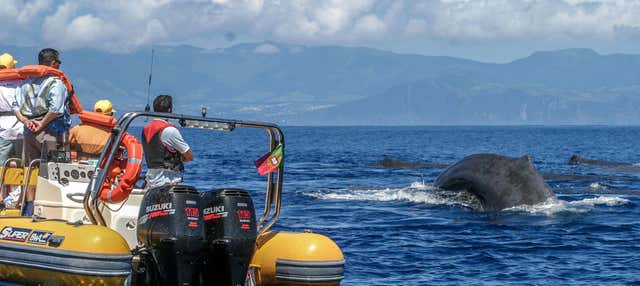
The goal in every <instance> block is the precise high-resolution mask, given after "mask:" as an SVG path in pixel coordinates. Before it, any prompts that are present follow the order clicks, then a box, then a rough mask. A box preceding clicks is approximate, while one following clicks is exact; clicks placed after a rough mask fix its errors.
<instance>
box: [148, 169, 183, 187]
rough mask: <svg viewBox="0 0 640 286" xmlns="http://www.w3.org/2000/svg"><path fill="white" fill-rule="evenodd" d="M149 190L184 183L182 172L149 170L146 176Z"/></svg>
mask: <svg viewBox="0 0 640 286" xmlns="http://www.w3.org/2000/svg"><path fill="white" fill-rule="evenodd" d="M146 179H147V189H152V188H155V187H160V186H164V185H175V184H179V183H182V172H178V171H174V170H169V169H149V170H148V171H147V175H146Z"/></svg>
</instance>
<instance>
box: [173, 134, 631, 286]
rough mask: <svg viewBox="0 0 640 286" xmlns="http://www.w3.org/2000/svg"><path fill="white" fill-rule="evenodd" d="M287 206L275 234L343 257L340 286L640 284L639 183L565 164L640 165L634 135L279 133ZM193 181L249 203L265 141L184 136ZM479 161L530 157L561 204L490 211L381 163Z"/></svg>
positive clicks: (256, 190)
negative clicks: (243, 195) (575, 158)
mask: <svg viewBox="0 0 640 286" xmlns="http://www.w3.org/2000/svg"><path fill="white" fill-rule="evenodd" d="M283 130H284V134H285V140H286V141H285V143H286V144H285V168H284V169H285V171H284V180H285V184H284V189H283V199H282V201H283V206H282V213H281V216H280V219H279V220H278V222H277V224H276V225H275V227H274V229H275V230H283V231H303V230H307V229H310V230H312V231H314V232H317V233H321V234H324V235H327V236H329V237H331V238H332V239H333V240H335V242H336V243H337V244H338V245H339V246H340V247H341V248H342V251H343V252H344V255H345V258H346V273H345V278H344V280H343V282H342V285H640V181H634V180H635V179H640V174H638V173H624V172H616V171H615V170H614V171H611V170H608V171H607V170H604V171H603V170H602V169H603V168H605V167H601V166H575V165H568V164H567V161H568V159H569V158H570V157H571V155H572V154H578V155H580V156H581V157H587V158H592V159H602V160H609V161H620V162H629V163H640V145H639V144H638V143H639V142H640V127H599V126H593V127H546V126H539V127H538V126H526V127H473V126H469V127H458V126H456V127H450V126H446V127H284V128H283ZM184 135H185V139H186V140H187V141H188V142H189V143H190V144H191V145H192V146H193V150H194V154H195V157H196V160H195V162H192V163H189V164H187V172H186V174H185V181H186V183H190V184H193V185H195V186H196V187H198V188H199V189H207V188H220V187H240V188H245V189H248V190H250V191H251V193H252V195H253V198H254V200H255V201H256V203H257V207H256V208H257V212H258V213H261V211H262V208H263V203H262V202H263V201H264V194H265V191H264V190H265V186H266V183H265V180H264V177H260V176H259V175H258V174H257V173H256V170H255V167H254V166H253V161H254V160H255V159H257V158H259V157H260V156H261V155H263V154H264V153H265V152H267V151H268V150H267V140H268V135H267V133H266V132H264V131H261V130H240V129H238V130H235V131H233V132H226V133H223V132H216V133H212V132H205V131H200V130H185V131H184ZM474 153H497V154H502V155H508V156H513V157H519V156H525V155H526V156H530V158H531V160H532V162H533V163H534V165H535V166H536V168H537V169H538V170H539V171H540V172H541V173H543V174H577V175H591V176H595V175H602V176H603V178H602V179H596V180H548V181H547V183H548V184H549V185H550V186H551V188H552V190H553V191H554V192H555V193H556V195H557V196H558V199H559V200H558V201H556V202H547V203H543V204H539V205H533V206H522V207H516V208H512V209H508V210H503V211H500V212H495V213H485V212H481V211H479V210H478V208H477V204H474V202H473V200H472V199H470V197H469V196H465V195H460V194H458V193H451V192H447V191H443V190H438V189H437V188H435V187H434V186H433V182H434V180H435V178H436V177H437V176H438V175H439V174H440V173H441V172H442V171H443V169H437V168H417V169H385V168H380V167H377V166H375V162H376V161H378V160H382V159H383V157H384V156H390V157H393V158H396V159H401V160H406V161H415V162H429V163H440V164H452V163H454V162H456V161H458V160H460V159H462V158H464V157H465V156H468V155H471V154H474Z"/></svg>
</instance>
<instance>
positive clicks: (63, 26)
mask: <svg viewBox="0 0 640 286" xmlns="http://www.w3.org/2000/svg"><path fill="white" fill-rule="evenodd" d="M0 7H2V8H0V25H2V26H3V31H0V41H3V42H11V41H12V40H13V39H15V38H16V37H15V35H14V34H16V33H21V35H22V37H29V38H31V40H32V41H33V42H39V43H41V44H42V45H55V46H57V47H61V48H77V47H93V48H99V49H108V50H111V51H125V52H126V51H131V50H135V49H137V48H139V47H141V46H145V45H150V44H158V43H166V42H173V43H175V42H188V41H189V40H191V39H194V38H207V37H208V38H213V37H211V36H208V35H212V34H217V35H243V36H245V37H248V38H254V39H269V40H273V41H283V42H289V43H297V44H366V43H368V42H372V41H380V40H388V41H391V40H403V39H411V38H416V37H419V38H426V39H435V40H442V39H444V40H455V41H462V42H464V41H494V40H508V39H527V40H569V41H580V40H585V39H588V40H606V41H612V40H615V39H628V38H634V39H635V38H638V30H640V17H637V15H640V1H635V0H616V1H608V0H601V1H593V0H591V1H588V0H545V1H528V0H492V1H470V0H433V1H409V0H406V1H402V0H400V1H391V0H350V1H343V0H323V1H320V0H287V1H283V0H280V1H278V0H245V1H232V0H195V1H181V0H141V1H127V0H114V1H91V0H61V1H52V0H35V1H18V0H0ZM218 38H221V37H218ZM227 38H228V37H227ZM233 38H235V37H233Z"/></svg>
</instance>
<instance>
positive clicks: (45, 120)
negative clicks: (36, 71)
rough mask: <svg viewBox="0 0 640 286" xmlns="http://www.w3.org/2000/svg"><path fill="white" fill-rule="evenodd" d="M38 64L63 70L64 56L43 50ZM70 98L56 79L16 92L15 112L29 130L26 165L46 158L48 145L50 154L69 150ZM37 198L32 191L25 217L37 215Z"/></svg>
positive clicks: (39, 79)
mask: <svg viewBox="0 0 640 286" xmlns="http://www.w3.org/2000/svg"><path fill="white" fill-rule="evenodd" d="M38 64H40V65H44V66H49V67H52V68H55V69H59V68H60V64H62V61H60V53H59V52H58V51H57V50H54V49H51V48H46V49H43V50H41V51H40V53H39V54H38ZM68 97H69V94H68V91H67V87H66V86H65V85H64V83H63V82H62V80H60V79H59V78H58V77H55V76H43V77H34V78H29V79H28V80H26V81H25V83H23V84H22V85H21V86H20V88H18V90H17V91H16V96H15V101H14V102H13V110H14V112H15V114H16V117H17V118H18V120H20V122H22V123H23V124H24V126H25V128H24V141H23V158H24V160H23V162H24V164H25V165H27V166H28V164H29V163H30V162H31V161H33V160H34V159H40V158H41V157H42V156H43V154H42V152H43V150H42V145H45V148H46V150H44V151H46V152H50V151H65V150H68V142H67V137H68V134H69V127H70V126H71V120H70V115H69V109H68V107H67V99H68ZM44 155H46V154H44ZM34 197H35V188H33V187H29V188H28V189H27V192H26V198H25V201H26V203H25V206H23V215H26V216H30V215H32V214H33V199H34Z"/></svg>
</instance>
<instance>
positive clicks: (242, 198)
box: [201, 189, 257, 286]
mask: <svg viewBox="0 0 640 286" xmlns="http://www.w3.org/2000/svg"><path fill="white" fill-rule="evenodd" d="M201 198H202V199H201V203H202V217H203V219H204V225H205V233H206V239H207V251H206V253H207V259H206V264H205V265H204V267H205V269H204V271H203V274H204V281H205V285H225V286H226V285H228V286H239V285H244V282H245V278H246V275H247V268H248V267H249V263H250V261H251V257H252V256H253V252H254V247H255V243H256V235H257V230H256V218H255V210H254V207H253V201H252V200H251V196H250V195H249V193H248V192H247V191H245V190H241V189H218V190H211V191H208V192H204V193H201Z"/></svg>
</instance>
